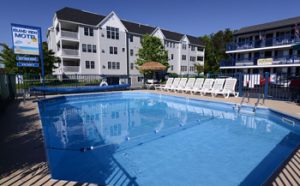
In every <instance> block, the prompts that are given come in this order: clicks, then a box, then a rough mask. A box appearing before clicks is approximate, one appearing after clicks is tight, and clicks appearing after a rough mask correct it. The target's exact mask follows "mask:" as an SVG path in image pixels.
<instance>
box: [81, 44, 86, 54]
mask: <svg viewBox="0 0 300 186" xmlns="http://www.w3.org/2000/svg"><path fill="white" fill-rule="evenodd" d="M82 52H86V44H82Z"/></svg>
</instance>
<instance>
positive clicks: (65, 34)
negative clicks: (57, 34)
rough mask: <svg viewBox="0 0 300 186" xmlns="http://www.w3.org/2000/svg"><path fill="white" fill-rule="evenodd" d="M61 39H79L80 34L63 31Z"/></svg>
mask: <svg viewBox="0 0 300 186" xmlns="http://www.w3.org/2000/svg"><path fill="white" fill-rule="evenodd" d="M61 37H66V38H72V39H78V32H70V31H64V30H62V31H61Z"/></svg>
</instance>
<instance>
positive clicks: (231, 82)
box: [212, 78, 239, 98]
mask: <svg viewBox="0 0 300 186" xmlns="http://www.w3.org/2000/svg"><path fill="white" fill-rule="evenodd" d="M236 82H237V79H236V78H227V79H226V80H225V85H224V87H223V89H222V90H219V91H215V92H213V93H212V94H213V96H217V95H218V94H222V95H223V96H224V98H229V96H230V95H233V96H235V97H238V96H239V93H238V92H235V85H236Z"/></svg>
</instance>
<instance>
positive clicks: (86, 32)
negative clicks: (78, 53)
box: [84, 27, 89, 36]
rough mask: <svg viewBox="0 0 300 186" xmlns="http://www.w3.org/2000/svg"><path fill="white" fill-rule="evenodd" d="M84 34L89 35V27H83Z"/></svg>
mask: <svg viewBox="0 0 300 186" xmlns="http://www.w3.org/2000/svg"><path fill="white" fill-rule="evenodd" d="M84 35H85V36H88V35H89V28H88V27H84Z"/></svg>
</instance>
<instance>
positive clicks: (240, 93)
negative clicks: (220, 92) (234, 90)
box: [238, 72, 243, 97]
mask: <svg viewBox="0 0 300 186" xmlns="http://www.w3.org/2000/svg"><path fill="white" fill-rule="evenodd" d="M238 74H239V95H240V97H242V96H243V73H242V72H239V73H238Z"/></svg>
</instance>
